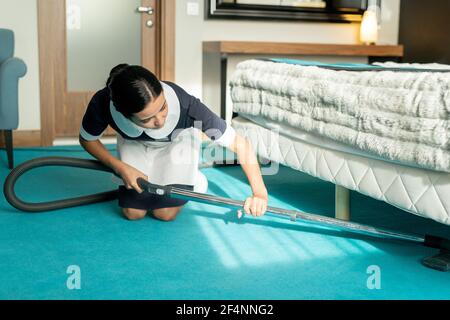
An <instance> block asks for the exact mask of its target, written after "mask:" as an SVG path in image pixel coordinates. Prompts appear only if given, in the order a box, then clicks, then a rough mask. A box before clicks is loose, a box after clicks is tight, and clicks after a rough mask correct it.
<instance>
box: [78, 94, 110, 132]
mask: <svg viewBox="0 0 450 320" xmlns="http://www.w3.org/2000/svg"><path fill="white" fill-rule="evenodd" d="M108 108H109V95H108V92H107V89H106V88H105V89H103V90H100V91H98V92H97V93H96V94H95V95H94V96H93V97H92V99H91V101H90V102H89V104H88V106H87V108H86V112H85V114H84V116H83V120H82V122H81V128H80V136H81V137H82V138H83V139H84V140H88V141H94V140H97V139H99V138H100V137H101V136H102V134H103V132H104V131H105V130H106V128H107V127H108V112H109V110H108Z"/></svg>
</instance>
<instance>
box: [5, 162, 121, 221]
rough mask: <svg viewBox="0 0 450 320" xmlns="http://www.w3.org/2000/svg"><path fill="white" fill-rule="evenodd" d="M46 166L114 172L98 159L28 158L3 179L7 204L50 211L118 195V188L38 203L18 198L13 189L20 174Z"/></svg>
mask: <svg viewBox="0 0 450 320" xmlns="http://www.w3.org/2000/svg"><path fill="white" fill-rule="evenodd" d="M47 166H65V167H76V168H83V169H91V170H97V171H98V170H99V171H105V172H111V173H115V172H114V170H112V169H111V168H109V167H107V166H105V165H104V164H102V163H101V162H100V161H98V160H89V159H79V158H69V157H44V158H37V159H33V160H29V161H26V162H24V163H22V164H20V165H19V166H17V167H16V168H15V169H14V170H12V171H11V173H10V174H9V175H8V177H7V178H6V180H5V184H4V186H3V193H4V194H5V198H6V200H7V201H8V202H9V204H11V205H12V206H13V207H15V208H16V209H18V210H21V211H27V212H41V211H50V210H56V209H62V208H69V207H75V206H81V205H86V204H91V203H95V202H102V201H110V200H114V199H117V197H118V190H111V191H107V192H102V193H96V194H91V195H87V196H81V197H77V198H70V199H63V200H55V201H48V202H39V203H31V202H25V201H22V200H20V199H19V198H18V197H17V195H16V193H15V191H14V185H15V184H16V182H17V179H19V178H20V176H21V175H23V174H24V173H25V172H27V171H29V170H32V169H35V168H38V167H47Z"/></svg>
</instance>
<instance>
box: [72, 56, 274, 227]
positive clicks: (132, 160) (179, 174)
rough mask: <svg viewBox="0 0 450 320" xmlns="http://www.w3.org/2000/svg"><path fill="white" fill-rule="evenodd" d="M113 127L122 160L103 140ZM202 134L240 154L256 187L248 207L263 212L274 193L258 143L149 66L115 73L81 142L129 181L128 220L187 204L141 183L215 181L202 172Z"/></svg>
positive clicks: (201, 187) (167, 216) (125, 190)
mask: <svg viewBox="0 0 450 320" xmlns="http://www.w3.org/2000/svg"><path fill="white" fill-rule="evenodd" d="M108 125H110V126H111V127H112V128H113V129H114V130H115V131H116V132H117V133H118V135H117V150H118V158H116V157H114V156H113V155H112V154H111V153H109V151H108V150H107V149H106V148H105V147H104V146H103V144H102V143H101V142H100V140H99V138H100V137H101V135H102V133H103V132H104V130H105V129H106V128H107V126H108ZM200 132H203V133H204V134H205V135H206V136H208V137H209V138H210V139H211V140H213V141H214V142H215V143H217V144H218V145H221V146H225V147H227V148H228V149H230V150H232V151H233V152H235V153H236V154H237V157H238V159H239V161H240V163H241V166H242V168H243V170H244V172H245V174H246V176H247V178H248V181H249V183H250V186H251V188H252V192H253V194H252V195H251V196H249V197H248V198H247V199H246V201H245V205H244V211H245V213H247V214H252V215H253V216H261V215H263V214H264V212H265V211H266V208H267V198H268V195H267V190H266V187H265V185H264V182H263V179H262V176H261V171H260V168H259V165H258V162H257V161H256V156H255V154H254V152H253V150H252V148H251V145H250V144H249V143H248V142H247V141H246V140H245V139H243V138H242V137H240V136H239V135H237V134H236V132H235V131H234V129H233V128H232V127H231V126H228V125H227V124H226V122H225V121H224V120H223V119H221V118H219V117H218V116H217V115H215V114H214V113H213V112H212V111H211V110H209V109H208V108H207V107H206V106H205V105H204V104H202V103H201V102H200V100H199V99H197V98H195V97H193V96H191V95H189V94H188V93H187V92H186V91H184V90H183V89H182V88H180V87H179V86H177V85H176V84H174V83H171V82H167V81H164V82H161V81H159V80H158V79H157V77H156V76H155V75H154V74H153V73H152V72H150V71H149V70H147V69H145V68H143V67H140V66H132V65H127V64H120V65H118V66H116V67H114V68H113V69H112V70H111V73H110V75H109V78H108V80H107V85H106V87H105V88H104V89H102V90H100V91H98V92H97V93H96V94H95V95H94V96H93V98H92V99H91V101H90V102H89V105H88V107H87V109H86V113H85V115H84V117H83V120H82V124H81V128H80V144H81V145H82V146H83V148H84V149H85V150H86V151H88V152H89V153H90V154H91V155H92V156H94V157H95V158H97V159H98V160H99V161H101V162H102V163H103V164H105V165H107V166H109V167H110V168H112V169H113V170H114V171H115V172H116V174H117V175H119V176H120V177H121V178H122V180H123V185H121V186H119V206H120V207H121V208H122V212H123V214H124V215H125V217H126V218H128V219H130V220H138V219H142V218H143V217H145V215H146V214H147V212H148V211H149V210H151V211H152V214H153V216H154V217H155V218H157V219H160V220H163V221H170V220H173V219H175V217H176V215H177V214H178V212H179V211H180V210H181V208H182V207H183V205H184V204H185V203H186V202H187V201H184V200H180V199H171V198H168V197H162V196H157V195H152V194H149V193H147V192H143V190H141V188H140V187H139V185H138V184H137V182H136V180H137V178H139V177H142V178H144V179H146V180H148V181H150V182H152V183H155V184H160V185H174V186H177V187H180V188H186V189H189V190H194V191H197V192H206V190H207V180H206V178H205V176H204V175H203V174H202V173H201V172H200V171H199V170H198V161H199V150H200V146H201V139H199V138H198V135H197V134H196V133H200ZM186 151H188V152H186ZM238 212H239V216H241V215H242V211H241V210H239V211H238Z"/></svg>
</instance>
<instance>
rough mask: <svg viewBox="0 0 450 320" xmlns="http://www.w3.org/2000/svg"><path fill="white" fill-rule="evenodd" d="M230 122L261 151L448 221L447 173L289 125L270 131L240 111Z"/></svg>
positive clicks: (449, 180)
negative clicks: (379, 156) (379, 155)
mask: <svg viewBox="0 0 450 320" xmlns="http://www.w3.org/2000/svg"><path fill="white" fill-rule="evenodd" d="M259 120H261V119H259ZM257 121H258V120H257ZM232 125H233V127H234V128H235V130H236V131H237V132H238V133H239V134H240V135H242V136H244V137H247V138H248V139H249V140H250V141H251V143H252V144H253V146H254V148H255V149H256V151H257V153H258V154H259V155H261V156H262V157H265V158H267V159H270V160H272V161H275V162H278V163H281V164H283V165H286V166H289V167H291V168H293V169H296V170H300V171H302V172H305V173H308V174H310V175H312V176H315V177H318V178H320V179H323V180H326V181H330V182H332V183H334V184H337V185H341V186H343V187H346V188H348V189H350V190H355V191H358V192H360V193H362V194H365V195H367V196H370V197H372V198H375V199H378V200H382V201H385V202H387V203H389V204H392V205H394V206H396V207H398V208H400V209H403V210H405V211H408V212H410V213H413V214H416V215H419V216H422V217H426V218H430V219H433V220H436V221H438V222H441V223H444V224H447V225H450V197H449V196H448V195H449V194H450V173H446V172H437V171H431V170H426V169H421V168H416V167H412V166H405V165H402V164H399V163H392V162H388V161H386V160H382V159H377V158H376V157H375V156H371V155H370V156H369V155H368V154H365V153H364V152H361V151H359V150H352V148H351V147H349V146H345V145H339V144H336V143H334V142H331V141H329V140H325V139H323V138H321V137H317V136H313V135H308V134H306V133H304V132H299V131H297V132H296V130H297V129H295V128H292V127H289V128H288V127H281V128H280V130H279V131H271V130H269V129H267V128H265V127H263V126H261V125H258V124H256V123H253V122H252V121H249V120H247V119H244V118H242V117H236V118H234V119H233V121H232ZM265 125H267V126H268V127H269V128H270V125H276V124H274V123H272V124H270V123H265ZM277 132H278V134H277Z"/></svg>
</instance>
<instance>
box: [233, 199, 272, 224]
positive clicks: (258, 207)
mask: <svg viewBox="0 0 450 320" xmlns="http://www.w3.org/2000/svg"><path fill="white" fill-rule="evenodd" d="M266 210H267V196H259V195H253V196H251V197H248V198H247V199H246V200H245V203H244V211H245V213H246V214H251V215H252V216H254V217H260V216H262V215H263V214H264V213H265V212H266ZM241 217H242V210H238V218H239V219H240V218H241Z"/></svg>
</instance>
